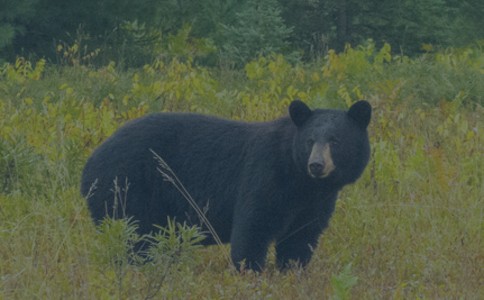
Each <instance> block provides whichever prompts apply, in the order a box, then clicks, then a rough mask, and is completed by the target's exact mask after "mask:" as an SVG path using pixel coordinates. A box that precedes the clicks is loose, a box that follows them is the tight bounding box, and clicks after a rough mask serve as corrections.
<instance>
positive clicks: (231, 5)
mask: <svg viewBox="0 0 484 300" xmlns="http://www.w3.org/2000/svg"><path fill="white" fill-rule="evenodd" d="M0 5H1V7H0V299H196V298H200V299H481V298H483V297H484V269H483V268H482V266H483V265H484V250H483V249H484V235H483V234H482V233H483V232H484V205H483V199H484V184H483V182H484V180H483V179H484V171H483V170H484V156H483V155H482V154H483V153H484V144H483V138H482V137H483V136H482V131H483V124H484V123H483V119H482V118H483V116H484V109H483V106H484V97H483V95H484V49H483V47H484V30H483V29H482V28H484V24H483V22H484V21H483V18H482V15H483V12H484V9H483V5H484V3H482V1H477V0H472V1H451V0H448V1H443V0H423V1H400V2H397V1H392V0H389V1H381V2H377V1H369V0H363V1H359V2H357V1H353V0H343V1H333V0H327V1H318V0H305V1H293V0H281V1H276V0H262V1H252V0H246V1H232V0H226V1H215V0H214V1H198V2H193V1H183V0H177V1H175V0H163V1H149V0H140V1H137V2H133V1H125V0H119V1H108V0H103V1H92V0H88V1H72V0H65V1H58V0H49V1H47V0H17V1H3V2H2V3H1V4H0ZM293 99H301V100H303V101H304V102H306V103H307V104H308V105H309V106H310V107H312V108H337V109H347V108H348V107H350V106H351V105H352V104H353V103H355V102H356V101H357V100H359V99H366V100H368V101H369V102H370V103H371V105H372V107H373V117H372V120H371V123H370V125H369V136H370V143H371V149H372V154H371V158H370V163H369V165H368V167H367V168H366V170H365V172H364V174H363V175H362V177H361V178H360V179H359V181H357V182H356V183H355V184H353V185H350V186H347V187H346V188H345V189H344V190H343V191H342V193H341V194H340V195H339V199H338V201H337V205H336V210H335V213H334V215H333V217H332V219H331V222H330V226H329V228H328V229H327V230H326V231H325V233H324V234H323V235H322V236H321V237H320V240H319V246H318V247H317V248H316V249H314V255H313V259H312V261H311V262H310V264H309V265H308V266H307V268H305V269H302V268H297V267H296V268H294V269H291V270H288V271H286V272H281V271H279V270H278V269H277V267H276V263H275V257H274V247H272V248H271V249H270V251H269V258H268V263H267V267H266V269H265V270H264V271H263V272H261V273H253V272H247V273H245V274H240V273H238V272H237V271H236V270H235V269H234V268H233V267H232V264H231V262H230V259H229V258H228V257H229V256H228V253H229V251H230V250H229V249H230V245H222V246H218V245H216V246H209V247H201V246H200V245H198V244H197V242H198V241H200V239H202V238H203V234H202V233H201V232H200V231H199V229H198V228H196V227H190V226H187V225H186V224H178V223H176V222H174V221H173V222H170V223H169V226H168V227H166V228H163V229H160V232H158V233H153V234H152V235H151V236H149V237H141V236H139V235H138V234H137V233H136V226H137V225H136V221H135V220H132V219H131V220H130V219H119V220H112V219H106V220H105V221H104V222H103V223H102V224H101V225H99V226H95V225H94V224H93V222H92V220H91V218H90V214H89V210H88V208H87V204H86V201H85V199H83V197H82V196H81V195H80V191H79V188H80V187H79V185H80V178H81V172H82V169H83V166H84V164H85V163H86V160H87V158H88V157H89V155H90V154H91V153H92V152H93V150H94V149H95V148H96V147H97V146H99V144H100V143H101V142H102V141H104V140H105V139H106V138H107V137H109V136H110V135H111V134H112V133H113V132H114V131H115V130H116V129H117V128H119V127H120V126H122V125H123V124H124V123H126V122H127V121H129V120H132V119H135V118H138V117H141V116H143V115H146V114H148V113H151V112H172V111H182V112H196V113H202V114H208V115H216V116H219V117H223V118H229V119H234V120H244V121H249V122H251V121H267V120H273V119H275V118H278V117H281V116H284V115H286V114H287V106H288V104H289V103H290V102H291V101H292V100H293ZM156 163H157V162H156V161H155V160H154V161H153V164H154V166H155V165H156ZM174 171H175V172H176V170H174ZM146 238H149V239H150V240H151V241H152V243H153V246H152V247H151V248H150V251H149V254H148V255H149V258H150V260H149V261H145V260H144V258H145V256H142V255H141V254H140V253H138V252H137V251H136V249H135V248H134V247H133V245H134V244H135V243H136V242H137V241H139V240H140V239H146Z"/></svg>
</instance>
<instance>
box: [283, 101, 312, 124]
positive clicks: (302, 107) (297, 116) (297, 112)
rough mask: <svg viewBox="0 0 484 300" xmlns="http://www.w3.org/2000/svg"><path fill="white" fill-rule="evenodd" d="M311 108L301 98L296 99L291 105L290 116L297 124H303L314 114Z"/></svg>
mask: <svg viewBox="0 0 484 300" xmlns="http://www.w3.org/2000/svg"><path fill="white" fill-rule="evenodd" d="M312 113H313V112H312V111H311V109H310V108H309V107H308V106H307V105H306V104H305V103H304V102H302V101H301V100H294V101H292V102H291V104H290V105H289V116H291V120H292V122H293V123H294V124H296V126H298V127H299V126H301V125H303V124H304V122H306V121H307V120H308V119H309V117H310V116H311V115H312Z"/></svg>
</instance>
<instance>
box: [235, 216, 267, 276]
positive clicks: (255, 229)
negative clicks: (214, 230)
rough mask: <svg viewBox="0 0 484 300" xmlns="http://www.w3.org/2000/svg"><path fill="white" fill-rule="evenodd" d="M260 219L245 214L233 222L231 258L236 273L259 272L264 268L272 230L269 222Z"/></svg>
mask: <svg viewBox="0 0 484 300" xmlns="http://www.w3.org/2000/svg"><path fill="white" fill-rule="evenodd" d="M259 216H260V215H259ZM260 217H261V218H258V217H257V216H254V215H252V216H248V214H246V215H245V216H241V215H238V216H237V218H236V219H235V220H234V224H233V229H232V235H231V239H230V243H231V256H232V261H233V263H234V265H235V267H236V268H237V270H238V271H242V270H244V269H250V270H253V271H257V272H259V271H261V270H262V269H263V268H264V265H265V261H266V256H267V249H268V247H269V244H270V242H271V240H272V238H273V232H272V231H273V230H272V224H271V222H270V220H267V217H266V218H265V220H264V219H263V217H262V216H260Z"/></svg>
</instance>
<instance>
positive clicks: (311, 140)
mask: <svg viewBox="0 0 484 300" xmlns="http://www.w3.org/2000/svg"><path fill="white" fill-rule="evenodd" d="M306 144H307V145H308V147H312V146H313V145H314V140H313V139H308V140H307V141H306Z"/></svg>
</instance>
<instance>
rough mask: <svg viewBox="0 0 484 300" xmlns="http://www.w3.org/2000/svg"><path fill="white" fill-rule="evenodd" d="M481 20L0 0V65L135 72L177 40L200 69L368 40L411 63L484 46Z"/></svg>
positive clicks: (271, 0) (402, 11)
mask: <svg viewBox="0 0 484 300" xmlns="http://www.w3.org/2000/svg"><path fill="white" fill-rule="evenodd" d="M483 14H484V2H482V1H481V0H467V1H455V0H418V1H417V0H405V1H396V0H388V1H377V0H358V1H356V0H324V1H323V0H302V1H301V0H258V1H253V0H243V1H238V0H223V1H222V0H210V1H182V0H162V1H152V0H140V1H128V0H116V1H113V0H101V1H99V0H84V1H75V0H17V1H8V0H3V1H0V55H1V56H0V59H1V58H3V59H7V60H9V61H12V62H13V61H14V60H15V57H16V56H17V55H22V56H30V55H32V56H33V57H45V58H48V59H49V60H50V61H53V62H61V61H62V59H63V55H64V51H62V47H63V48H65V47H67V46H72V45H74V44H76V45H77V47H78V49H77V51H78V54H79V56H80V57H83V58H84V59H86V60H89V61H90V62H91V63H96V64H97V65H104V64H106V63H108V62H109V61H111V60H112V61H116V62H118V63H121V62H122V63H123V64H125V65H127V66H140V65H143V64H145V63H151V62H152V61H153V59H155V58H160V57H167V56H171V55H172V54H173V53H174V52H173V51H172V50H173V41H172V42H171V43H170V41H169V40H170V37H173V36H177V35H179V34H180V32H183V34H185V35H184V36H185V37H186V39H185V41H186V43H185V44H183V45H184V47H185V46H186V47H188V48H190V49H191V50H194V51H195V52H196V53H197V54H198V55H199V59H200V61H201V62H202V63H203V64H205V65H207V64H208V65H216V64H219V63H222V64H236V65H239V66H240V65H243V64H244V63H247V62H248V61H249V60H251V59H253V58H255V57H256V56H257V55H259V54H264V53H267V52H268V51H275V52H279V53H284V54H288V55H289V54H290V55H292V56H293V57H295V58H300V57H302V58H305V59H311V58H319V57H323V56H324V55H326V53H327V51H328V49H336V50H338V51H343V50H344V47H345V45H346V44H347V43H350V44H352V45H358V44H361V43H363V42H365V41H367V40H368V39H373V40H374V41H375V42H376V43H377V45H379V46H381V45H383V43H385V42H386V43H390V44H391V45H393V46H394V50H395V52H396V53H404V54H405V55H414V54H417V53H420V52H422V51H430V50H431V49H432V45H433V47H444V48H445V47H449V46H463V45H468V44H471V43H474V42H475V41H479V40H482V39H484V31H483V30H482V28H484V19H483V18H482V15H483ZM187 28H190V30H189V31H188V35H187V31H186V29H187ZM197 45H198V46H197ZM59 47H61V48H59ZM178 49H180V47H179V46H178ZM92 53H96V54H97V55H96V56H95V59H92V58H93V57H92V55H91V54H92Z"/></svg>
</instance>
